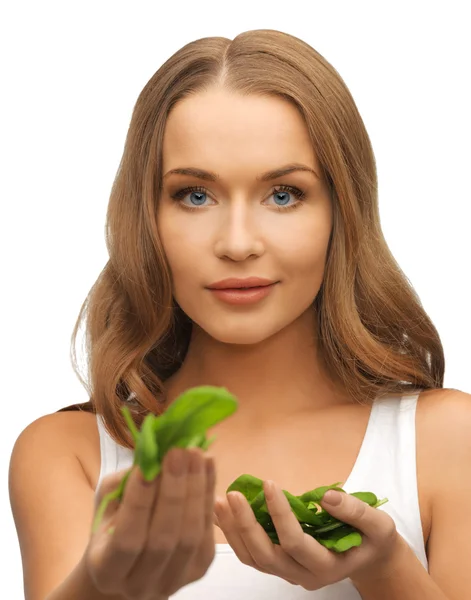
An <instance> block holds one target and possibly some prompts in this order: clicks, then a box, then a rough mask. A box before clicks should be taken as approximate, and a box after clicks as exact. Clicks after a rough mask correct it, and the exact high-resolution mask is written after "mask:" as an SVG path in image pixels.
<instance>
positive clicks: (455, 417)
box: [416, 388, 471, 512]
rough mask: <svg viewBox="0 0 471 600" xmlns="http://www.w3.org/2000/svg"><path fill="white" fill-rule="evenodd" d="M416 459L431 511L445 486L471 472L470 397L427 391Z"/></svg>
mask: <svg viewBox="0 0 471 600" xmlns="http://www.w3.org/2000/svg"><path fill="white" fill-rule="evenodd" d="M416 428H417V460H418V469H419V476H420V478H421V483H422V485H423V486H424V488H425V489H426V491H427V497H428V499H429V501H430V508H431V510H432V512H433V505H434V503H435V501H436V499H437V498H439V497H440V496H442V495H443V489H444V486H446V487H448V486H449V485H450V484H451V483H452V478H453V477H454V476H455V475H456V478H457V481H456V483H457V484H458V479H459V478H460V477H462V474H463V473H464V472H469V471H470V469H471V436H470V435H469V432H470V431H471V394H468V393H466V392H463V391H460V390H456V389H449V388H447V389H435V390H426V391H424V392H422V393H421V394H420V396H419V399H418V402H417V418H416Z"/></svg>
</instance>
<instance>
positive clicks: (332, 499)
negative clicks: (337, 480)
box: [322, 490, 342, 506]
mask: <svg viewBox="0 0 471 600" xmlns="http://www.w3.org/2000/svg"><path fill="white" fill-rule="evenodd" d="M341 493H342V492H336V491H335V490H329V491H328V492H326V493H325V494H324V497H323V498H322V501H323V502H325V503H326V504H330V505H331V506H338V505H339V504H340V502H342V496H341V495H340V494H341Z"/></svg>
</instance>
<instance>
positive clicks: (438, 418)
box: [353, 390, 471, 600]
mask: <svg viewBox="0 0 471 600" xmlns="http://www.w3.org/2000/svg"><path fill="white" fill-rule="evenodd" d="M425 402H426V403H427V406H426V407H424V417H423V418H424V419H426V422H425V423H424V425H425V426H424V427H423V431H427V437H428V439H427V440H426V446H425V447H426V448H427V452H428V453H429V460H430V461H432V464H433V467H434V468H433V471H434V473H435V475H434V482H433V488H432V489H433V492H432V527H431V533H430V537H429V540H428V544H427V556H428V563H429V572H428V573H427V571H426V570H425V569H424V568H423V566H422V564H421V563H420V562H419V560H418V559H417V558H416V557H415V555H414V554H413V552H412V550H410V551H409V556H408V558H407V555H406V554H405V555H404V556H405V560H401V561H399V562H398V564H397V567H396V570H395V571H394V572H393V573H392V575H391V576H390V577H388V578H386V579H383V580H377V581H374V580H370V581H363V582H358V581H357V582H355V581H354V582H353V583H354V584H355V586H356V587H357V589H358V591H359V592H360V594H361V596H362V598H363V600H370V599H375V600H376V598H381V599H382V600H396V599H399V598H400V599H401V600H409V599H410V600H416V599H417V598H420V599H421V600H462V599H463V598H471V568H470V567H471V535H470V532H471V435H470V432H471V394H466V393H464V392H460V391H456V390H452V391H438V390H437V392H436V393H435V394H434V395H433V396H431V397H429V398H427V399H426V400H425Z"/></svg>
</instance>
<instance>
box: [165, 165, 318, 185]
mask: <svg viewBox="0 0 471 600" xmlns="http://www.w3.org/2000/svg"><path fill="white" fill-rule="evenodd" d="M294 171H307V172H309V173H312V174H313V175H314V176H315V177H316V178H317V179H320V177H319V175H318V174H317V173H316V172H315V171H314V169H311V167H308V166H306V165H302V164H299V163H291V164H289V165H285V166H284V167H279V168H278V169H273V170H271V171H267V172H266V173H262V174H261V175H259V176H258V177H257V178H256V179H257V181H271V180H272V179H278V178H279V177H283V176H284V175H288V174H289V173H293V172H294ZM169 175H190V176H192V177H197V178H198V179H203V180H204V181H218V180H219V179H220V177H219V175H218V174H217V173H213V172H212V171H205V170H204V169H196V168H194V167H181V168H178V169H171V170H170V171H168V173H165V175H164V176H163V179H165V178H166V177H168V176H169Z"/></svg>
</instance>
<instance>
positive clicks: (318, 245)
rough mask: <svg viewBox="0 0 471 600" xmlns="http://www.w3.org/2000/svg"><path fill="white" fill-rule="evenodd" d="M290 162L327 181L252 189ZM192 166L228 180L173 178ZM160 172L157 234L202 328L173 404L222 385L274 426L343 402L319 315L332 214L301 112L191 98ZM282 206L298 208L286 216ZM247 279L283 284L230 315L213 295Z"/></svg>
mask: <svg viewBox="0 0 471 600" xmlns="http://www.w3.org/2000/svg"><path fill="white" fill-rule="evenodd" d="M293 162H296V163H301V164H304V165H306V166H308V167H310V168H312V169H313V170H314V171H315V172H316V173H317V174H318V175H319V177H316V176H315V175H314V174H311V173H309V172H301V171H300V172H294V173H291V174H289V175H286V176H284V177H281V178H279V179H276V180H273V181H270V182H260V181H257V179H256V178H257V177H258V176H259V175H260V174H261V173H262V172H265V171H267V170H270V169H274V168H277V167H281V166H283V165H286V164H288V163H293ZM187 166H192V167H197V168H201V169H206V170H210V171H214V172H216V173H218V174H219V176H220V180H219V181H218V182H207V181H202V180H200V179H198V178H196V177H193V176H188V175H178V174H177V175H176V174H171V175H166V174H167V173H168V172H169V171H170V170H172V169H175V168H177V167H187ZM163 173H164V177H163V193H162V196H161V200H160V205H159V209H158V225H159V232H160V236H161V240H162V244H163V247H164V250H165V253H166V256H167V258H168V261H169V264H170V268H171V271H172V275H173V280H174V296H175V298H176V300H177V302H178V303H179V304H180V306H181V307H182V309H183V310H184V311H185V313H186V314H187V315H189V317H190V318H191V319H192V320H193V322H194V324H195V325H194V327H193V335H192V338H191V342H190V347H189V351H188V354H187V356H186V359H185V362H184V364H183V366H182V368H181V369H180V370H179V372H178V373H177V374H176V376H174V377H173V378H172V379H170V380H168V381H167V386H168V394H169V396H175V394H176V393H177V391H179V390H181V389H184V388H186V387H188V384H189V383H190V382H191V384H192V385H199V383H204V382H207V381H211V382H212V383H213V384H214V385H218V384H221V385H226V386H227V387H228V388H229V389H230V390H231V391H232V393H234V394H235V395H237V396H238V397H240V399H241V401H242V403H243V404H244V411H242V412H243V413H244V414H245V415H246V417H247V418H248V419H249V420H250V421H253V420H254V419H256V418H258V417H260V416H261V415H262V414H263V415H264V418H265V417H266V416H267V408H268V407H269V418H272V419H277V418H279V417H282V416H283V417H284V416H286V415H287V414H293V412H296V411H302V410H305V409H307V408H309V409H310V408H312V407H313V406H315V407H318V408H321V407H323V406H326V405H329V406H331V405H332V403H333V402H340V403H342V402H344V401H345V394H344V393H343V391H341V390H338V389H336V388H335V387H334V386H333V385H332V383H331V382H330V381H329V380H328V378H327V377H326V375H325V374H324V373H323V372H322V370H321V367H320V365H319V360H318V355H317V345H316V339H315V338H316V324H315V315H314V311H313V309H312V308H311V305H312V302H313V301H314V299H315V297H316V295H317V293H318V291H319V288H320V286H321V283H322V280H323V277H324V269H325V260H326V253H327V246H328V242H329V237H330V234H331V231H332V205H331V199H330V195H329V190H328V187H327V184H326V181H325V179H323V178H322V173H321V168H320V165H319V162H318V160H317V158H316V155H315V153H314V151H313V148H312V144H311V141H310V139H309V136H308V133H307V129H306V127H305V124H304V122H303V120H302V118H301V115H300V114H299V113H298V112H297V110H296V109H295V107H294V106H292V105H291V104H290V103H288V102H285V101H283V100H281V99H278V98H261V97H245V98H244V97H241V96H238V95H234V94H230V93H228V92H227V91H224V90H222V89H220V88H215V89H213V90H211V91H208V92H207V93H205V94H200V95H198V96H195V97H192V98H189V99H185V100H184V101H182V102H180V103H179V104H177V105H176V107H175V109H174V110H173V112H172V113H171V114H170V116H169V119H168V123H167V126H166V131H165V136H164V141H163ZM280 185H286V186H290V185H291V186H296V187H298V188H300V189H301V190H302V191H304V192H305V194H306V196H305V199H304V200H302V201H301V202H298V201H297V199H296V196H295V195H294V194H292V193H285V194H282V195H279V196H277V195H276V194H275V195H274V194H273V189H274V187H275V186H280ZM187 186H203V187H204V188H205V194H204V204H203V205H202V206H198V205H197V204H195V193H193V194H192V193H187V194H186V195H185V197H184V198H183V199H182V200H181V201H180V202H175V200H173V199H172V197H171V196H172V195H173V194H174V193H175V192H177V191H178V190H179V189H182V188H184V187H187ZM199 197H200V195H198V194H196V200H198V198H199ZM277 198H278V200H277ZM283 203H285V204H288V205H295V204H297V207H296V208H295V209H292V210H284V211H280V210H279V208H280V207H281V208H282V207H283ZM185 206H190V207H192V206H193V207H196V210H194V211H192V212H190V211H188V210H186V209H185ZM248 276H259V277H266V278H269V279H272V280H275V281H279V283H278V284H277V285H276V286H275V288H274V289H273V291H272V293H271V295H270V296H269V297H267V298H265V299H264V300H263V301H261V302H259V303H257V304H254V305H250V306H244V307H240V306H236V307H235V306H230V305H227V304H225V303H223V302H221V301H220V300H218V299H217V298H216V297H214V295H213V294H212V293H211V292H210V291H208V290H207V289H205V286H208V285H209V284H211V283H213V282H215V281H219V280H221V279H224V278H227V277H248ZM287 348H289V352H287V351H286V350H287ZM177 388H178V390H177ZM288 394H289V397H290V404H289V406H287V405H286V402H285V398H286V396H287V395H288ZM334 396H337V397H336V398H334Z"/></svg>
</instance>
